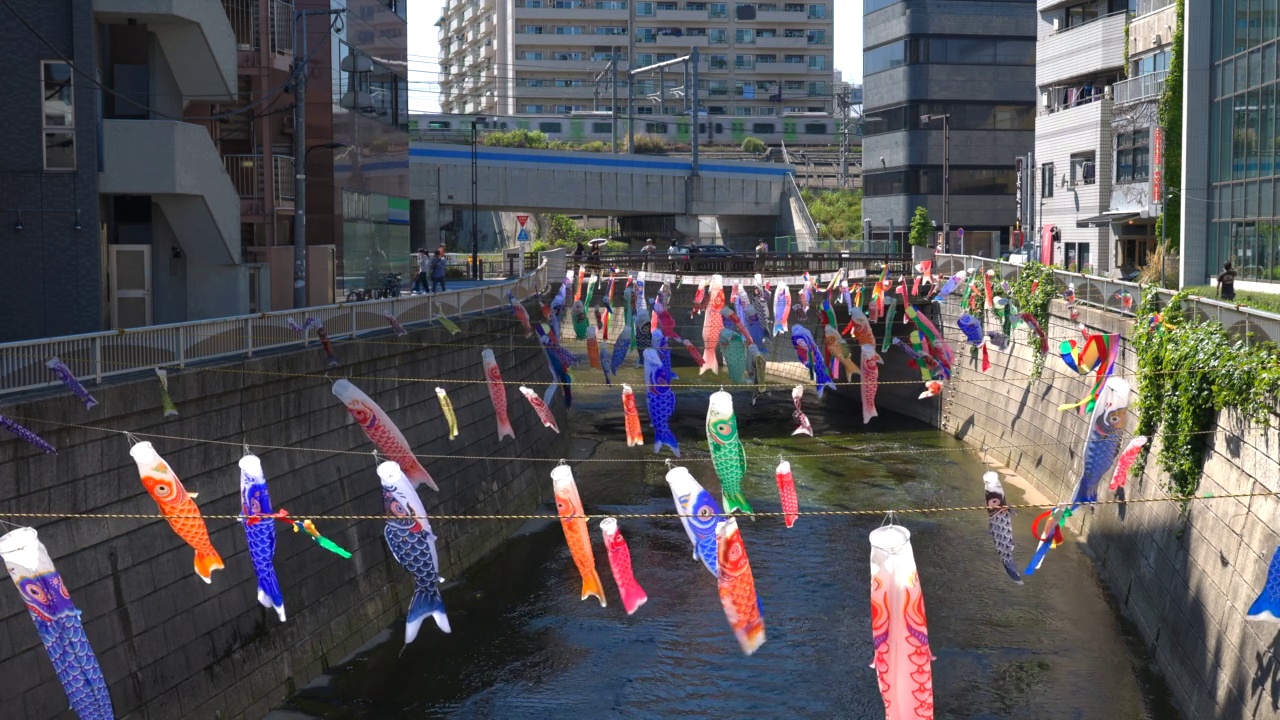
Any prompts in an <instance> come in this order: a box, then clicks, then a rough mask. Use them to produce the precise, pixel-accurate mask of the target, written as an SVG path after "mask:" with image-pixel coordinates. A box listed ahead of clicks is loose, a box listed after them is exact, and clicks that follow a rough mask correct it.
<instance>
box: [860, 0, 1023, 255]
mask: <svg viewBox="0 0 1280 720" xmlns="http://www.w3.org/2000/svg"><path fill="white" fill-rule="evenodd" d="M863 68H864V74H865V81H864V108H865V114H864V116H863V122H862V128H863V130H862V133H863V158H864V162H863V166H864V175H863V183H864V192H865V199H864V200H863V215H864V217H865V218H867V219H868V220H870V221H871V223H872V237H873V238H877V239H892V240H894V241H902V240H903V239H904V238H905V236H906V233H907V230H908V226H909V224H910V222H911V218H912V215H913V214H914V212H915V208H916V207H917V206H924V207H925V208H926V209H927V210H928V211H929V216H930V218H931V219H932V220H934V221H935V222H936V223H937V225H938V228H939V229H942V227H943V224H944V222H947V221H948V220H949V223H950V226H951V230H952V231H953V232H952V240H953V245H954V248H953V249H955V250H959V249H960V247H959V244H958V242H957V241H958V233H956V232H955V231H957V230H960V229H963V230H964V231H965V232H964V241H965V246H964V250H965V251H966V252H970V253H976V252H979V251H981V252H983V253H984V254H988V255H995V254H998V253H1000V252H1002V251H1003V250H1007V249H1008V243H1009V235H1010V233H1009V229H1010V228H1012V227H1013V225H1014V223H1015V221H1016V219H1017V218H1016V209H1015V204H1016V188H1017V177H1016V171H1015V158H1016V157H1018V156H1024V155H1026V154H1027V153H1028V152H1030V151H1031V149H1032V147H1033V145H1034V142H1035V116H1036V6H1035V3H1033V2H1030V1H1025V0H1021V1H1010V2H1003V1H990V0H985V1H984V0H978V1H972V2H964V3H954V2H936V3H935V2H929V1H928V0H926V1H925V2H918V1H915V0H913V1H912V2H910V3H909V5H908V7H907V8H906V9H904V3H902V2H886V1H884V0H868V1H867V2H866V3H865V5H864V15H863ZM930 116H932V117H933V118H934V119H933V120H929V121H926V120H924V119H923V118H925V117H930ZM939 116H946V118H947V123H948V124H949V126H950V142H949V148H945V147H944V123H943V121H942V119H941V118H940V117H939ZM947 150H949V151H950V182H949V183H945V184H947V185H948V187H949V190H950V193H949V194H950V202H949V203H944V201H943V186H944V180H943V169H944V161H945V159H946V158H945V155H946V154H947V152H946V151H947ZM948 205H949V207H948ZM890 227H892V231H891V230H890ZM891 232H892V236H891V235H890V233H891Z"/></svg>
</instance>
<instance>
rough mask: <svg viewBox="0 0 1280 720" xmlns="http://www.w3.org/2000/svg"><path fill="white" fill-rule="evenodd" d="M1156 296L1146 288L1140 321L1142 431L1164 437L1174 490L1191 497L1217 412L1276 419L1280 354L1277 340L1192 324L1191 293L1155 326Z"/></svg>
mask: <svg viewBox="0 0 1280 720" xmlns="http://www.w3.org/2000/svg"><path fill="white" fill-rule="evenodd" d="M1153 287H1154V286H1153ZM1156 296H1157V294H1156V293H1155V292H1154V291H1153V290H1149V291H1147V292H1144V293H1143V302H1142V304H1141V305H1140V306H1139V308H1138V320H1137V322H1136V323H1135V324H1134V338H1133V344H1134V347H1135V349H1136V350H1137V355H1138V378H1139V383H1138V403H1137V408H1138V413H1139V415H1138V434H1139V435H1146V436H1148V437H1150V436H1153V435H1155V434H1156V433H1159V434H1160V436H1161V448H1160V455H1159V458H1158V461H1159V467H1160V469H1161V470H1162V471H1164V472H1165V473H1166V474H1167V475H1168V481H1167V489H1168V491H1169V493H1170V494H1173V495H1180V496H1190V495H1193V494H1195V492H1196V490H1197V489H1198V488H1199V486H1200V477H1201V475H1202V474H1203V472H1204V451H1205V447H1206V446H1207V444H1208V442H1209V439H1210V437H1211V436H1212V435H1211V433H1212V431H1213V428H1214V421H1215V418H1216V416H1217V413H1218V411H1221V410H1223V409H1226V408H1233V409H1236V410H1239V411H1240V412H1242V413H1243V414H1244V416H1245V417H1246V418H1248V419H1249V420H1250V421H1251V422H1253V423H1254V424H1257V425H1260V426H1264V427H1265V426H1266V425H1268V424H1269V423H1270V421H1271V414H1270V409H1271V408H1272V407H1274V405H1275V399H1276V398H1277V397H1280V352H1278V351H1277V349H1276V347H1275V346H1274V345H1273V344H1270V343H1266V344H1258V343H1256V342H1255V343H1252V344H1246V343H1245V342H1244V341H1233V340H1232V339H1231V337H1230V336H1228V335H1227V333H1226V331H1224V330H1223V328H1222V326H1221V325H1220V324H1218V323H1215V322H1204V323H1189V322H1188V318H1187V317H1186V316H1185V315H1184V313H1183V311H1182V302H1183V299H1184V298H1185V297H1186V293H1185V291H1184V292H1182V293H1178V294H1177V295H1175V296H1174V297H1173V299H1172V300H1171V301H1170V302H1169V304H1168V305H1167V306H1166V307H1165V308H1164V310H1163V311H1161V316H1162V320H1163V322H1164V323H1166V325H1164V326H1161V327H1158V328H1154V329H1151V330H1148V327H1150V320H1151V316H1152V313H1154V312H1157V307H1156V301H1155V298H1156ZM1148 447H1150V446H1149V445H1148ZM1146 461H1147V457H1146V454H1145V453H1144V454H1143V456H1142V457H1140V458H1139V459H1138V462H1136V463H1134V468H1133V470H1132V474H1134V475H1135V476H1136V475H1139V474H1141V473H1142V470H1143V468H1144V467H1145V465H1146Z"/></svg>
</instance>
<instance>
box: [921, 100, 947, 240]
mask: <svg viewBox="0 0 1280 720" xmlns="http://www.w3.org/2000/svg"><path fill="white" fill-rule="evenodd" d="M932 120H941V121H942V247H943V249H944V250H946V251H947V252H951V113H938V114H935V115H921V116H920V124H921V125H928V124H929V122H930V121H932Z"/></svg>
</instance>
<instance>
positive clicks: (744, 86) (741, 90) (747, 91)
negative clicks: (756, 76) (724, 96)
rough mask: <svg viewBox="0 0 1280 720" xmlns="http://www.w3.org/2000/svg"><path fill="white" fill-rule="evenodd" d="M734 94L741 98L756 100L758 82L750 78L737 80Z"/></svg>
mask: <svg viewBox="0 0 1280 720" xmlns="http://www.w3.org/2000/svg"><path fill="white" fill-rule="evenodd" d="M733 85H734V88H733V94H734V95H735V96H737V97H740V98H746V99H748V100H754V99H755V98H756V84H755V83H754V82H752V81H750V80H738V81H737V82H735V83H734V84H733Z"/></svg>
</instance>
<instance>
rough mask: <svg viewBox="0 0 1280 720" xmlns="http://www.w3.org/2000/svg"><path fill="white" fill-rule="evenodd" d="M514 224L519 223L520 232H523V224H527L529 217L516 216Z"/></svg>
mask: <svg viewBox="0 0 1280 720" xmlns="http://www.w3.org/2000/svg"><path fill="white" fill-rule="evenodd" d="M516 222H518V223H520V229H522V230H523V229H524V224H525V223H527V222H529V216H528V215H517V216H516Z"/></svg>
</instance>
